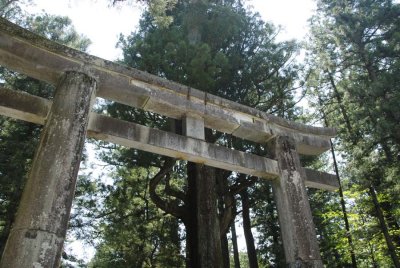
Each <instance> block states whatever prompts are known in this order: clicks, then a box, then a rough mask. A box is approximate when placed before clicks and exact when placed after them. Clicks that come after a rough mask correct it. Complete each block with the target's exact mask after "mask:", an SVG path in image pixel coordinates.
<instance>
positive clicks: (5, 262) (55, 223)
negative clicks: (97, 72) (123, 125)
mask: <svg viewBox="0 0 400 268" xmlns="http://www.w3.org/2000/svg"><path fill="white" fill-rule="evenodd" d="M95 88H96V81H95V80H94V79H92V78H91V77H89V76H87V75H85V74H82V73H77V72H67V73H65V74H64V75H63V76H62V78H61V80H60V82H59V84H58V86H57V89H56V93H55V97H54V101H53V105H52V107H51V110H50V112H49V115H48V118H47V120H46V124H45V127H44V129H43V131H42V135H41V140H40V144H39V147H38V149H37V152H36V155H35V158H34V160H33V164H32V168H31V171H30V174H29V177H28V180H27V183H26V186H25V188H24V192H23V194H22V199H21V202H20V206H19V208H18V212H17V216H16V219H15V223H14V226H13V228H12V230H11V233H10V236H9V238H8V241H7V244H6V248H5V250H4V254H3V258H2V260H1V263H0V267H1V268H9V267H58V266H59V263H60V257H61V253H62V248H63V243H64V239H65V235H66V232H67V226H68V220H69V215H70V210H71V205H72V199H73V196H74V192H75V185H76V178H77V175H78V170H79V164H80V160H81V154H82V149H83V145H84V141H85V138H86V129H87V125H88V122H89V111H90V108H91V104H92V101H93V100H94V92H95Z"/></svg>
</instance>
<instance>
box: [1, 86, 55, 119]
mask: <svg viewBox="0 0 400 268" xmlns="http://www.w3.org/2000/svg"><path fill="white" fill-rule="evenodd" d="M50 107H51V102H50V101H48V100H46V99H43V98H40V97H36V96H33V95H30V94H28V93H25V92H22V91H16V90H12V89H7V88H0V114H2V115H6V116H9V117H12V118H15V119H21V120H24V121H28V122H32V123H36V124H40V125H43V124H44V120H45V119H46V117H47V114H48V112H49V110H50Z"/></svg>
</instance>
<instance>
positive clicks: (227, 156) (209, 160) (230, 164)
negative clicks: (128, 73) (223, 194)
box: [88, 114, 278, 178]
mask: <svg viewBox="0 0 400 268" xmlns="http://www.w3.org/2000/svg"><path fill="white" fill-rule="evenodd" d="M88 134H89V136H91V137H94V138H97V139H101V140H105V141H109V142H113V143H117V144H121V145H124V146H127V147H131V148H137V149H140V150H144V151H147V152H152V153H156V154H161V155H166V156H170V157H174V158H178V159H183V160H188V161H191V162H195V163H200V164H205V165H208V166H212V167H218V168H221V169H227V170H234V171H237V172H240V173H245V174H250V175H254V176H258V177H264V178H271V177H276V175H277V174H278V173H277V164H276V161H275V160H271V159H268V158H265V157H261V156H257V155H252V154H248V153H244V152H240V151H236V150H231V149H229V148H226V147H223V146H218V145H215V144H210V143H207V142H205V141H202V140H200V139H194V138H189V137H185V136H181V135H177V134H174V133H170V132H165V131H161V130H158V129H152V128H148V127H145V126H141V125H138V124H134V123H128V122H125V121H122V120H118V119H114V118H111V117H107V116H102V115H97V114H92V115H91V119H90V123H89V131H88Z"/></svg>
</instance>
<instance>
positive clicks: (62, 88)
mask: <svg viewBox="0 0 400 268" xmlns="http://www.w3.org/2000/svg"><path fill="white" fill-rule="evenodd" d="M0 64H1V65H3V66H5V67H7V68H9V69H12V70H15V71H17V72H20V73H23V74H25V75H27V76H30V77H33V78H36V79H39V80H41V81H45V82H48V83H50V84H53V85H56V92H55V96H54V98H53V99H52V100H48V99H44V98H40V97H37V96H33V95H30V94H27V93H24V92H21V91H15V90H10V89H6V88H0V114H2V115H5V116H9V117H12V118H16V119H21V120H24V121H28V122H32V123H36V124H42V125H44V129H43V131H42V134H41V140H40V144H39V147H38V149H37V152H36V154H35V157H34V161H33V165H32V168H31V171H30V175H29V178H28V181H27V184H26V186H25V189H24V193H23V196H22V200H21V203H20V207H19V209H18V212H17V217H16V221H15V223H14V225H13V228H12V230H11V233H10V236H9V239H8V241H7V244H6V248H5V251H4V254H3V256H2V259H1V263H0V267H1V268H9V267H58V264H59V261H60V256H61V252H62V247H63V242H64V239H65V234H66V230H67V225H68V219H69V215H70V209H71V204H72V199H73V195H74V190H75V183H76V177H77V173H78V169H79V163H80V158H81V154H82V148H83V144H84V140H85V138H86V136H88V137H93V138H96V139H100V140H104V141H109V142H113V143H116V144H120V145H123V146H127V147H131V148H136V149H140V150H144V151H148V152H152V153H157V154H160V155H165V156H169V157H174V158H179V159H184V160H188V161H192V162H196V163H202V164H205V165H209V166H213V167H218V168H222V169H227V170H232V171H236V172H240V173H244V174H250V175H253V176H257V177H260V178H265V179H267V180H270V181H271V183H272V185H273V190H274V195H275V200H276V203H277V209H278V214H279V222H280V227H281V233H282V240H283V245H284V251H285V258H286V263H287V265H288V267H322V260H321V256H320V251H319V247H318V242H317V238H316V233H315V227H314V224H313V221H312V215H311V209H310V206H309V202H308V197H307V193H306V188H305V187H306V186H308V187H314V188H319V189H325V190H335V189H337V188H338V182H337V178H336V177H335V176H334V175H331V174H328V173H324V172H318V171H314V170H311V169H307V168H303V167H302V166H301V164H300V161H299V154H305V155H318V154H320V153H322V152H324V151H326V150H328V149H329V148H330V138H332V137H333V136H334V135H335V130H334V129H329V128H317V127H312V126H307V125H303V124H299V123H295V122H289V121H287V120H284V119H282V118H279V117H276V116H272V115H269V114H266V113H263V112H261V111H258V110H255V109H253V108H250V107H246V106H243V105H240V104H237V103H234V102H231V101H228V100H226V99H223V98H220V97H217V96H214V95H210V94H207V93H204V92H202V91H199V90H196V89H193V88H190V87H187V86H184V85H180V84H177V83H174V82H171V81H168V80H165V79H162V78H159V77H156V76H153V75H150V74H147V73H145V72H141V71H139V70H136V69H132V68H128V67H125V66H122V65H119V64H116V63H113V62H109V61H106V60H103V59H100V58H97V57H94V56H90V55H88V54H85V53H83V52H79V51H76V50H73V49H71V48H68V47H65V46H62V45H60V44H58V43H55V42H52V41H50V40H47V39H45V38H43V37H40V36H38V35H35V34H33V33H31V32H29V31H27V30H25V29H23V28H20V27H19V26H17V25H14V24H12V23H11V22H9V21H7V20H4V19H0ZM96 96H97V97H102V98H105V99H108V100H112V101H115V102H119V103H123V104H126V105H129V106H132V107H137V108H140V109H144V110H146V111H150V112H154V113H157V114H160V115H164V116H167V117H170V118H174V119H181V120H183V121H184V128H185V130H184V133H185V134H186V136H182V135H177V134H175V133H171V132H166V131H161V130H158V129H153V128H148V127H145V126H142V125H138V124H135V123H131V122H125V121H122V120H118V119H115V118H111V117H108V116H105V115H101V114H96V113H94V112H91V107H92V104H93V101H94V99H95V97H96ZM205 127H207V128H211V129H215V130H218V131H221V132H225V133H230V134H232V135H234V136H237V137H240V138H243V139H246V140H249V141H253V142H257V143H261V144H265V143H267V142H269V143H270V144H272V145H273V148H274V149H273V151H274V153H273V155H274V156H273V157H272V158H273V159H270V158H265V157H261V156H257V155H253V154H249V153H245V152H241V151H237V150H232V149H230V148H225V147H223V146H217V145H215V144H210V143H207V142H205V141H204V128H205Z"/></svg>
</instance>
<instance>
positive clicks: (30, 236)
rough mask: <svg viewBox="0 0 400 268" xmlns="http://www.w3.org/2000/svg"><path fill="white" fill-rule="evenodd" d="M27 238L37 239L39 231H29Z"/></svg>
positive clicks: (26, 234)
mask: <svg viewBox="0 0 400 268" xmlns="http://www.w3.org/2000/svg"><path fill="white" fill-rule="evenodd" d="M25 237H26V238H29V239H35V238H36V237H37V231H36V230H28V231H26V233H25Z"/></svg>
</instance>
